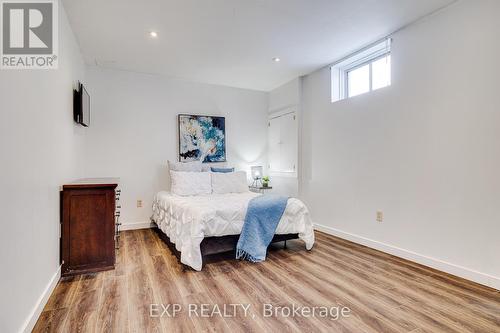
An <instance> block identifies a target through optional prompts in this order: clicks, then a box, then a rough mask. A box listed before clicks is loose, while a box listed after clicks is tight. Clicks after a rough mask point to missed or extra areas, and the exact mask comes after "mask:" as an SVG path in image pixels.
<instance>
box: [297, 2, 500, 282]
mask: <svg viewBox="0 0 500 333" xmlns="http://www.w3.org/2000/svg"><path fill="white" fill-rule="evenodd" d="M498 13H500V2H498V1H494V0H490V1H488V0H481V1H461V2H459V3H457V4H455V5H453V6H451V7H449V8H448V9H446V10H445V11H443V12H441V13H439V14H437V15H434V16H433V17H430V18H427V19H426V20H424V21H423V22H421V23H419V24H417V25H414V26H411V27H409V28H407V29H404V30H402V31H400V32H399V33H397V34H396V35H395V36H394V42H393V53H392V61H393V83H392V86H391V87H389V88H385V89H382V90H379V91H375V92H373V93H370V94H366V95H362V96H359V97H355V98H352V99H348V100H344V101H340V102H337V103H333V104H332V103H330V71H329V68H323V69H321V70H319V71H317V72H315V73H313V74H310V75H308V76H306V77H305V78H304V79H303V86H302V89H303V96H302V97H303V112H304V123H303V133H302V134H303V141H302V144H303V146H302V151H303V153H302V162H303V181H302V184H301V186H302V189H301V190H302V198H303V199H304V200H305V202H306V203H307V204H308V205H309V207H310V210H311V214H312V217H313V219H314V221H315V222H316V223H318V224H321V225H323V226H326V227H327V228H324V230H329V231H332V232H338V233H339V234H343V233H341V232H339V231H342V232H346V233H348V234H343V235H344V236H349V234H351V236H353V237H352V238H353V239H357V240H363V239H362V238H359V237H357V236H361V237H364V238H366V239H368V240H366V239H365V240H366V242H367V244H371V245H374V244H375V245H376V244H379V245H380V246H381V247H383V246H384V245H383V244H380V243H384V244H386V245H389V247H388V248H392V249H395V248H394V247H397V248H399V250H402V251H401V253H407V254H409V253H411V252H407V251H412V252H414V255H415V258H420V259H423V258H424V257H427V259H429V263H434V264H436V263H438V266H439V265H441V268H445V269H448V270H449V271H453V272H454V273H456V274H461V275H462V276H466V277H468V278H473V279H475V280H476V281H479V282H482V283H485V284H489V285H496V287H497V288H499V287H500V284H499V281H500V261H499V258H498V255H499V254H500V241H499V235H500V223H499V221H500V209H499V204H498V203H499V202H500V174H499V172H500V148H499V142H500V94H499V92H498V87H499V85H498V78H499V77H500V65H499V63H498V60H499V59H500V43H499V42H498V36H499V35H500V20H499V19H498ZM378 209H382V210H383V211H384V214H385V220H384V222H383V223H377V222H376V221H375V212H376V210H378ZM369 240H374V241H375V242H370V241H369ZM404 250H407V251H404ZM396 252H397V251H396ZM423 256H424V257H423ZM432 259H436V260H432ZM439 263H440V264H439ZM448 264H449V265H448Z"/></svg>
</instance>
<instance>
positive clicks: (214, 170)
mask: <svg viewBox="0 0 500 333" xmlns="http://www.w3.org/2000/svg"><path fill="white" fill-rule="evenodd" d="M210 169H211V170H212V172H220V173H228V172H234V168H214V167H212V168H210Z"/></svg>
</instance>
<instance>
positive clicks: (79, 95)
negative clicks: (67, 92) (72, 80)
mask: <svg viewBox="0 0 500 333" xmlns="http://www.w3.org/2000/svg"><path fill="white" fill-rule="evenodd" d="M73 118H74V119H75V121H76V122H77V123H78V124H80V125H82V126H85V127H89V125H90V95H89V93H88V92H87V90H86V89H85V87H84V86H83V84H81V83H80V82H78V89H76V90H74V91H73Z"/></svg>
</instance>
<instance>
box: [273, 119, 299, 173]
mask: <svg viewBox="0 0 500 333" xmlns="http://www.w3.org/2000/svg"><path fill="white" fill-rule="evenodd" d="M268 137H269V170H270V172H271V173H274V174H279V175H283V176H285V175H288V176H294V175H296V171H297V170H296V169H297V154H298V126H297V117H296V115H295V112H291V113H287V114H283V115H280V116H277V117H273V118H271V119H270V120H269V136H268Z"/></svg>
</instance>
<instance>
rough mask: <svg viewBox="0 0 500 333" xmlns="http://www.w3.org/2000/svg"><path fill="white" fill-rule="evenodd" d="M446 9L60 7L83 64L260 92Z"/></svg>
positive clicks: (343, 4)
mask: <svg viewBox="0 0 500 333" xmlns="http://www.w3.org/2000/svg"><path fill="white" fill-rule="evenodd" d="M451 2H454V0H141V1H138V0H106V1H103V0H63V4H64V7H65V9H66V12H67V14H68V17H69V21H70V23H71V26H72V28H73V31H74V32H75V34H76V37H77V39H78V42H79V44H80V47H81V50H82V53H83V56H84V59H85V61H86V62H87V63H88V64H98V65H99V66H102V67H107V68H116V69H123V70H130V71H137V72H144V73H156V74H161V75H166V76H170V77H178V78H182V79H187V80H192V81H197V82H205V83H213V84H220V85H226V86H233V87H241V88H248V89H256V90H264V91H269V90H272V89H274V88H276V87H278V86H280V85H281V84H283V83H286V82H288V81H289V80H291V79H294V78H296V77H297V76H300V75H304V74H307V73H310V72H312V71H314V70H315V69H318V68H321V67H323V66H325V65H327V64H329V63H331V62H333V61H335V60H336V59H338V58H340V57H342V56H344V55H346V54H348V53H349V52H351V51H354V50H356V49H358V48H360V47H362V46H364V45H366V44H368V43H370V42H372V41H375V40H377V39H378V38H381V37H384V36H385V35H387V34H389V33H391V32H392V31H393V30H395V29H398V28H399V27H401V26H404V25H405V24H407V23H409V22H412V21H414V20H415V19H417V18H419V17H422V16H424V15H426V14H428V13H431V12H432V11H434V10H436V9H438V8H440V7H442V6H444V5H446V4H448V3H451ZM151 30H154V31H157V32H158V38H157V39H151V38H150V37H149V35H148V33H149V32H150V31H151ZM273 57H279V58H281V59H282V60H281V62H279V63H275V62H273V61H272V58H273Z"/></svg>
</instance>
